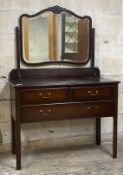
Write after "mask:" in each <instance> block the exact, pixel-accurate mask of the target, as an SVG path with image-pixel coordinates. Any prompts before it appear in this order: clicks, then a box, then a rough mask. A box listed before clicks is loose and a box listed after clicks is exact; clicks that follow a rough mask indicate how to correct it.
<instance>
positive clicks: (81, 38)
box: [61, 13, 89, 61]
mask: <svg viewBox="0 0 123 175" xmlns="http://www.w3.org/2000/svg"><path fill="white" fill-rule="evenodd" d="M88 54H89V22H88V19H80V18H77V17H75V16H73V15H71V14H68V13H63V14H62V56H61V59H68V60H73V61H82V60H85V59H87V58H88V57H89V55H88Z"/></svg>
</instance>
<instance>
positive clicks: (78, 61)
mask: <svg viewBox="0 0 123 175" xmlns="http://www.w3.org/2000/svg"><path fill="white" fill-rule="evenodd" d="M48 12H50V13H51V14H50V15H49V16H48V17H47V13H48ZM60 14H62V15H61V16H62V17H60V24H62V27H61V28H60V29H61V34H62V37H61V42H60V43H61V46H60V48H61V57H60V58H61V60H57V55H58V54H57V49H56V46H57V44H58V41H57V37H56V36H57V35H56V34H55V32H52V31H49V28H48V37H49V40H48V46H49V49H48V53H49V54H48V55H49V56H48V57H49V60H48V61H41V60H40V61H39V60H38V62H37V57H36V56H37V55H38V53H36V54H35V53H33V49H35V47H38V45H37V43H35V40H33V36H32V35H33V34H34V33H33V32H34V31H33V32H32V33H31V29H30V28H33V29H32V30H37V28H36V29H34V27H32V26H34V25H36V24H37V23H36V22H40V21H41V20H38V17H41V15H42V16H43V18H44V17H47V20H48V23H47V25H48V27H49V25H50V27H51V28H52V29H53V31H56V29H57V28H55V27H54V26H57V25H56V21H57V20H56V16H57V15H60ZM33 18H34V19H35V20H37V21H35V23H34V24H33V25H32V23H33V20H32V21H31V19H33ZM74 18H75V19H74ZM43 20H44V19H43ZM77 20H78V21H77ZM71 21H72V22H71ZM58 24H59V23H58ZM70 24H73V26H75V24H76V25H77V29H76V30H77V31H76V30H74V31H73V33H74V35H75V34H76V33H77V37H76V40H74V41H73V40H72V41H73V42H74V43H72V44H71V42H70V40H69V39H68V41H69V42H68V41H67V37H69V35H70V34H72V33H71V31H69V30H68V29H66V27H65V26H66V25H68V26H69V25H70ZM39 25H40V24H39ZM29 27H30V28H29ZM68 28H69V27H68ZM83 28H84V29H83ZM60 29H59V30H60ZM66 30H68V31H66ZM37 33H40V32H38V31H37ZM34 35H35V34H34ZM51 35H53V36H52V37H51ZM38 37H39V36H38ZM40 37H42V36H40ZM31 39H32V40H31ZM30 40H31V41H30ZM37 41H38V40H37ZM77 41H78V42H77ZM38 42H39V41H38ZM76 42H77V45H76ZM34 44H36V46H35V45H34ZM42 44H43V43H42ZM30 45H31V46H30ZM59 45H60V44H59ZM73 45H74V49H73V48H72V47H73ZM40 47H41V46H40ZM52 47H53V48H52ZM66 48H67V49H68V50H67V49H66ZM37 50H38V49H37ZM54 50H55V51H54ZM70 50H71V51H70ZM16 51H17V69H13V70H12V71H11V72H10V92H11V119H12V152H13V154H16V168H17V169H21V124H22V123H32V122H43V121H52V120H65V119H77V118H80V119H82V118H95V126H96V136H95V138H96V139H95V140H96V141H95V142H96V144H98V145H100V144H101V118H102V117H112V119H113V158H116V157H117V112H118V111H117V106H118V83H119V82H118V81H112V80H108V79H105V78H103V77H101V76H100V70H99V68H96V67H95V65H94V28H92V20H91V18H90V17H88V16H85V17H80V16H78V15H76V14H75V13H73V12H72V11H70V10H67V9H64V8H62V7H59V6H55V7H51V8H48V9H45V10H42V11H40V12H38V13H36V14H34V15H27V14H23V15H21V17H20V26H19V27H16ZM42 52H43V51H42ZM58 52H59V51H58ZM38 57H39V58H40V59H41V58H42V57H43V56H42V57H41V56H40V55H38ZM44 57H45V55H44ZM44 57H43V58H44ZM29 60H31V61H29ZM35 60H36V62H35ZM21 62H22V63H23V64H26V65H27V66H28V68H25V69H24V68H21V67H20V65H21V64H20V63H21ZM88 62H90V65H89V67H84V65H86V64H87V63H88ZM56 64H57V65H60V68H55V67H53V65H56ZM39 65H40V66H41V67H38V68H36V66H39ZM45 65H49V66H51V65H52V67H50V68H48V67H47V68H46V67H45ZM61 65H66V66H65V67H61ZM29 66H35V67H33V68H30V67H29Z"/></svg>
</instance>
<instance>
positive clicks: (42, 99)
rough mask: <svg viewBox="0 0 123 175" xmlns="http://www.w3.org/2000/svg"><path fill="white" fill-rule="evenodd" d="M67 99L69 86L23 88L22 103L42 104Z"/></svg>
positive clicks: (21, 93)
mask: <svg viewBox="0 0 123 175" xmlns="http://www.w3.org/2000/svg"><path fill="white" fill-rule="evenodd" d="M66 99H67V88H43V89H30V90H21V92H20V103H21V104H40V103H47V102H48V103H50V102H58V101H59V102H63V101H66Z"/></svg>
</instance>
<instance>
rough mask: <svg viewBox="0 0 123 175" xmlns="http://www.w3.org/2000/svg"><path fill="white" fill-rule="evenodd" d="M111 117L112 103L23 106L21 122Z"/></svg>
mask: <svg viewBox="0 0 123 175" xmlns="http://www.w3.org/2000/svg"><path fill="white" fill-rule="evenodd" d="M112 115H113V102H108V101H107V102H93V103H91V102H88V103H66V104H52V105H48V104H45V105H39V106H23V107H21V109H20V116H21V122H36V121H45V120H56V119H57V120H60V119H71V118H83V117H98V116H101V117H107V116H112Z"/></svg>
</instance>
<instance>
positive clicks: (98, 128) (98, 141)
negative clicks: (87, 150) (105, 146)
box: [96, 118, 101, 145]
mask: <svg viewBox="0 0 123 175" xmlns="http://www.w3.org/2000/svg"><path fill="white" fill-rule="evenodd" d="M96 144H97V145H100V144H101V118H96Z"/></svg>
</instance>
